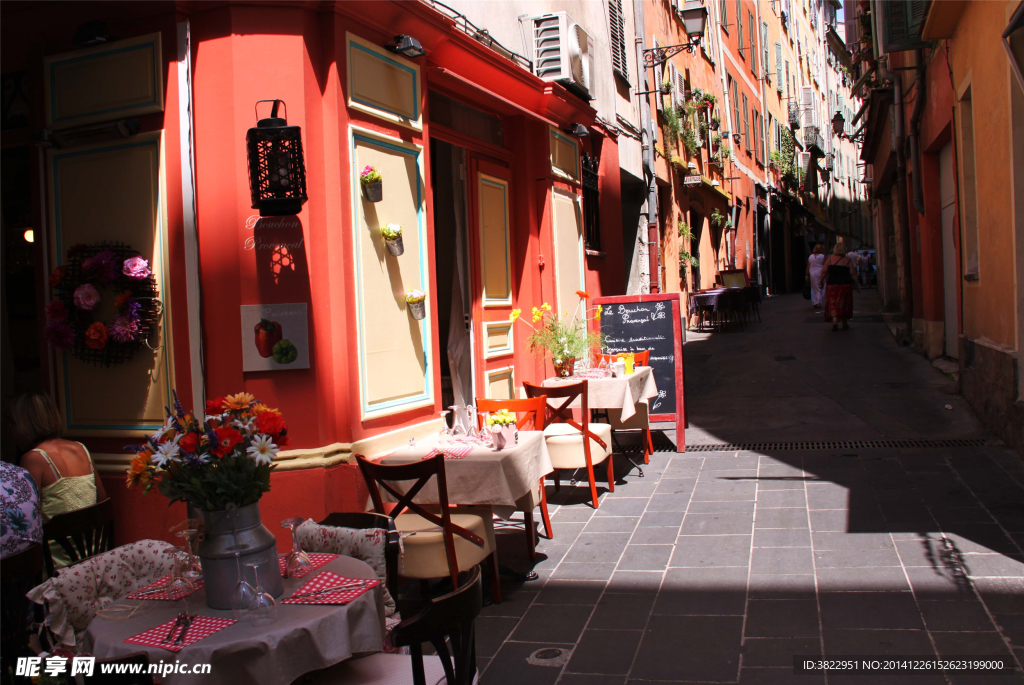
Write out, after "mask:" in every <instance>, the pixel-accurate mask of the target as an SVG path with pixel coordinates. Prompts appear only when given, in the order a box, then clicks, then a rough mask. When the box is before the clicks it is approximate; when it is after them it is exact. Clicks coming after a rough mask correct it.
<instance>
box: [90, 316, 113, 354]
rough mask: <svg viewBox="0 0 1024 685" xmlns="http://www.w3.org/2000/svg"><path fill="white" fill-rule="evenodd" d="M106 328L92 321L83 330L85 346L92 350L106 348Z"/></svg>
mask: <svg viewBox="0 0 1024 685" xmlns="http://www.w3.org/2000/svg"><path fill="white" fill-rule="evenodd" d="M108 335H109V334H108V333H107V327H106V325H105V324H103V323H102V322H100V321H94V322H93V323H92V325H91V326H89V327H88V328H86V329H85V346H86V347H88V348H90V349H93V350H102V349H103V348H104V347H106V346H107V336H108Z"/></svg>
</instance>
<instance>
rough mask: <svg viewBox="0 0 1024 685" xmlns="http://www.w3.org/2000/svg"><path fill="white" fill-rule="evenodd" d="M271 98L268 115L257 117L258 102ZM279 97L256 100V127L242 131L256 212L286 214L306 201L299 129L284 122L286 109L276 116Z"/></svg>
mask: <svg viewBox="0 0 1024 685" xmlns="http://www.w3.org/2000/svg"><path fill="white" fill-rule="evenodd" d="M261 102H273V103H274V106H273V107H272V108H271V110H270V116H269V117H268V118H266V119H260V118H259V109H258V107H259V104H260V103H261ZM283 104H284V101H283V100H259V101H257V102H256V107H257V112H256V117H257V120H256V127H255V128H250V129H249V132H248V133H246V134H245V148H246V153H247V155H248V158H249V191H250V193H251V195H252V208H253V209H258V210H260V216H289V215H292V214H298V213H299V212H300V211H302V205H303V203H304V202H305V201H306V199H307V198H306V165H305V162H304V161H303V156H302V129H300V128H299V127H298V126H289V125H288V110H287V108H286V109H285V116H284V117H278V116H277V109H278V107H279V106H280V105H283Z"/></svg>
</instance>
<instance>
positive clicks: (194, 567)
mask: <svg viewBox="0 0 1024 685" xmlns="http://www.w3.org/2000/svg"><path fill="white" fill-rule="evenodd" d="M191 523H192V521H191V520H190V524H191ZM177 536H178V537H179V538H182V540H183V541H184V545H185V549H187V550H188V569H187V570H186V571H185V577H186V578H188V580H189V581H190V582H191V583H192V584H193V585H195V584H196V583H197V582H199V581H200V580H202V579H203V567H202V566H201V565H200V563H199V557H198V556H196V553H195V541H196V538H197V537H198V536H199V531H198V530H197V529H196V528H194V527H193V526H191V525H190V526H189V527H188V528H185V529H184V530H179V531H178V532H177Z"/></svg>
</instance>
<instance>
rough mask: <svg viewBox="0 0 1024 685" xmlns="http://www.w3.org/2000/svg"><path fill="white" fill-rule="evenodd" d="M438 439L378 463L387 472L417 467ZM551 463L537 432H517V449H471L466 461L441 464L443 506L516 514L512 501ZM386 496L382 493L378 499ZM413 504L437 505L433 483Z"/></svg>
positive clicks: (433, 437)
mask: <svg viewBox="0 0 1024 685" xmlns="http://www.w3.org/2000/svg"><path fill="white" fill-rule="evenodd" d="M439 440H440V436H438V435H431V436H429V437H426V438H422V439H420V440H417V441H416V444H415V445H411V446H407V447H402V448H400V449H398V450H395V451H394V452H392V453H391V454H389V455H387V456H385V457H383V458H382V459H381V460H380V463H381V464H383V465H385V466H389V465H395V464H408V463H412V462H416V461H420V460H421V459H423V458H424V457H426V456H427V455H428V454H429V453H430V452H431V451H432V450H433V449H434V448H435V447H437V446H438V443H439ZM452 445H453V446H456V445H457V446H459V447H468V446H470V445H472V443H461V442H453V443H452ZM551 471H552V468H551V458H550V457H549V456H548V447H547V443H545V442H544V433H542V432H541V431H523V430H521V431H519V443H518V444H516V445H512V446H510V447H506V448H505V449H503V450H495V449H494V448H493V447H489V446H485V445H479V444H478V445H476V446H474V447H473V450H472V451H471V452H470V453H469V454H467V455H466V456H465V457H462V458H460V459H445V460H444V474H445V480H446V481H447V485H448V503H449V504H461V505H477V506H491V508H492V509H493V511H494V513H496V514H497V515H498V516H501V517H502V518H504V519H507V518H508V517H509V516H511V515H512V512H513V511H515V508H516V500H518V499H520V498H521V497H523V496H524V495H526V494H527V493H529V492H530V491H531V490H533V488H535V487H537V483H538V482H539V481H540V479H541V478H542V477H543V476H546V475H548V474H549V473H551ZM401 485H402V482H398V483H393V484H392V486H393V487H395V489H396V490H398V491H399V492H405V490H404V489H403V488H402V487H401ZM382 494H386V493H382ZM415 501H416V502H418V503H422V504H433V503H436V502H437V479H435V478H431V479H430V481H429V482H428V483H427V484H426V485H425V486H424V487H423V489H422V490H420V492H419V494H417V495H416V499H415Z"/></svg>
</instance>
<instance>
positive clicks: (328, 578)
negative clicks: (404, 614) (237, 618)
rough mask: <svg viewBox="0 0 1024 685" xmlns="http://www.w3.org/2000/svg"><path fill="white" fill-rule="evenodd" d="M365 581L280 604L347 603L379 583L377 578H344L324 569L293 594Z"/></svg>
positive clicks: (287, 600)
mask: <svg viewBox="0 0 1024 685" xmlns="http://www.w3.org/2000/svg"><path fill="white" fill-rule="evenodd" d="M360 582H365V583H366V585H364V586H362V587H356V588H352V589H350V590H335V591H333V592H324V593H323V594H319V595H314V596H313V597H300V598H299V599H286V600H283V601H282V602H281V604H348V603H349V602H351V601H352V600H353V599H355V598H357V597H358V596H359V595H361V594H363V593H364V592H366V591H367V590H372V589H373V588H375V587H377V586H378V585H380V581H379V580H368V579H366V578H344V577H342V576H339V575H338V574H337V573H331V572H330V571H324V572H323V573H321V574H320V575H318V576H317V577H316V578H313V579H312V580H311V581H309V582H308V583H306V584H305V585H303V586H302V587H301V588H299V589H298V590H296V591H295V592H294V593H292V594H293V595H301V594H303V593H306V592H312V591H314V590H319V589H321V588H327V587H334V586H336V585H346V584H348V583H360Z"/></svg>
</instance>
